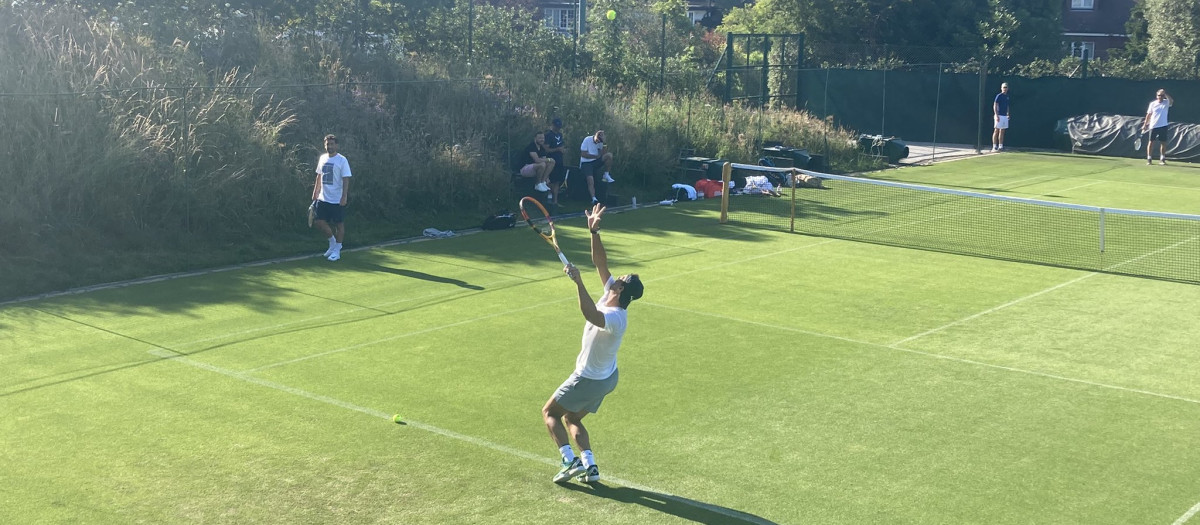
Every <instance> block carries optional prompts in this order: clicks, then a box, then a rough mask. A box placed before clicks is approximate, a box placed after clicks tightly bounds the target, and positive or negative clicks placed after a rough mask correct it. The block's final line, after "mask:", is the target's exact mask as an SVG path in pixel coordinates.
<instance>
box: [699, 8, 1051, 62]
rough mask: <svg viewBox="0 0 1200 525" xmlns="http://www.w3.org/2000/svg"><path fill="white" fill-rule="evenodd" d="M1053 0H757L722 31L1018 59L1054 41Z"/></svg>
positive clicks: (1048, 49)
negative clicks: (982, 51)
mask: <svg viewBox="0 0 1200 525" xmlns="http://www.w3.org/2000/svg"><path fill="white" fill-rule="evenodd" d="M1060 15H1061V6H1059V3H1058V2H1046V1H1045V0H966V1H963V2H942V1H938V0H907V1H903V2H897V1H894V0H840V1H837V2H819V1H816V0H763V1H761V2H757V3H755V4H753V5H749V6H746V7H744V8H737V9H733V10H732V11H731V12H730V14H729V15H728V16H726V17H725V23H724V24H722V27H721V29H722V30H723V31H729V32H787V33H795V32H799V33H804V34H805V36H806V38H807V40H808V41H809V42H822V43H845V44H849V43H857V42H866V43H867V44H869V45H871V46H882V45H887V46H913V47H917V46H920V47H959V48H972V49H979V48H984V49H986V50H987V51H988V52H990V53H994V54H996V55H998V56H1003V57H1012V58H1013V59H1024V58H1028V57H1033V56H1038V55H1047V54H1052V53H1057V52H1058V50H1059V48H1060V41H1061V36H1060V28H1059V22H1058V20H1059V17H1060Z"/></svg>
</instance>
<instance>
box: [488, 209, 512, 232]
mask: <svg viewBox="0 0 1200 525" xmlns="http://www.w3.org/2000/svg"><path fill="white" fill-rule="evenodd" d="M516 225H517V216H516V215H513V212H511V211H508V210H500V211H498V212H496V214H495V215H492V216H491V217H488V218H486V219H484V220H483V226H481V228H483V229H485V230H505V229H508V228H512V227H513V226H516Z"/></svg>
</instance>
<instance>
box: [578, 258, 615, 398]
mask: <svg viewBox="0 0 1200 525" xmlns="http://www.w3.org/2000/svg"><path fill="white" fill-rule="evenodd" d="M615 282H617V280H616V279H614V278H612V277H611V276H610V277H609V278H608V282H607V283H604V295H602V296H600V300H599V301H597V306H596V309H597V310H599V311H600V313H603V314H604V328H600V327H598V326H596V325H594V324H592V323H589V322H586V321H585V322H584V324H583V349H582V350H580V351H579V357H576V358H575V373H576V374H579V375H580V376H582V377H586V378H588V379H607V378H608V376H611V375H612V374H613V372H615V371H616V370H617V349H618V348H620V347H621V338H622V337H624V336H625V326H626V323H627V317H626V313H627V312H626V311H625V309H624V308H621V307H619V306H599V303H603V302H604V301H605V300H606V299H608V294H610V293H613V292H612V285H613V283H615Z"/></svg>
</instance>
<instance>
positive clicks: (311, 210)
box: [308, 201, 317, 228]
mask: <svg viewBox="0 0 1200 525" xmlns="http://www.w3.org/2000/svg"><path fill="white" fill-rule="evenodd" d="M316 218H317V201H312V204H309V205H308V227H309V228H312V223H313V219H316Z"/></svg>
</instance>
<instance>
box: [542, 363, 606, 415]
mask: <svg viewBox="0 0 1200 525" xmlns="http://www.w3.org/2000/svg"><path fill="white" fill-rule="evenodd" d="M618 375H620V374H619V371H618V370H613V373H612V375H611V376H608V377H607V378H605V379H588V378H586V377H581V376H580V375H579V374H571V377H568V378H567V380H566V381H563V384H562V386H559V387H558V390H556V391H555V392H554V400H555V401H557V402H558V404H560V405H562V407H563V408H565V409H567V410H568V411H570V412H593V413H594V412H599V411H600V403H602V402H603V401H604V396H607V395H608V394H609V392H612V391H613V390H616V389H617V376H618Z"/></svg>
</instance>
